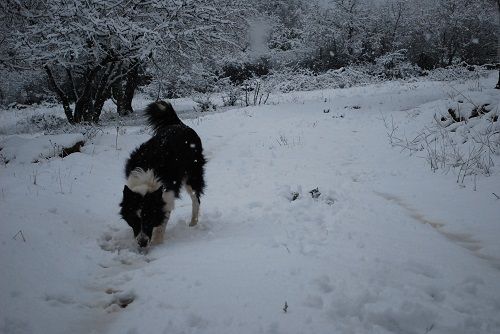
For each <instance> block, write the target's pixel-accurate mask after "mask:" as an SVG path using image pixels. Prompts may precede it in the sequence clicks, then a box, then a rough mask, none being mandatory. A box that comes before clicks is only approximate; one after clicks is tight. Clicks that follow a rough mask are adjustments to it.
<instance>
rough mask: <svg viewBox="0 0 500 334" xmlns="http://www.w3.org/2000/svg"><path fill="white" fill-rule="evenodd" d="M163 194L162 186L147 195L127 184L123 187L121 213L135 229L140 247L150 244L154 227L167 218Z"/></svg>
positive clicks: (135, 235)
mask: <svg viewBox="0 0 500 334" xmlns="http://www.w3.org/2000/svg"><path fill="white" fill-rule="evenodd" d="M162 195H163V190H162V188H159V189H158V190H156V191H153V192H147V193H146V194H145V195H142V194H140V193H137V192H134V191H132V190H130V188H129V187H128V186H126V185H125V187H124V188H123V200H122V202H121V203H120V206H121V210H120V214H121V216H122V217H123V219H124V220H125V221H126V222H127V223H128V224H129V225H130V227H132V229H133V230H134V237H135V239H136V240H137V243H138V244H139V247H147V246H149V243H150V242H151V237H152V235H153V228H155V227H157V226H160V225H161V224H162V223H163V221H164V219H165V211H164V206H165V202H164V201H163V198H162Z"/></svg>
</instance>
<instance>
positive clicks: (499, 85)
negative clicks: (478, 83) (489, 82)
mask: <svg viewBox="0 0 500 334" xmlns="http://www.w3.org/2000/svg"><path fill="white" fill-rule="evenodd" d="M495 88H496V89H500V70H498V82H497V85H496V86H495Z"/></svg>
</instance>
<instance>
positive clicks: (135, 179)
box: [127, 168, 163, 196]
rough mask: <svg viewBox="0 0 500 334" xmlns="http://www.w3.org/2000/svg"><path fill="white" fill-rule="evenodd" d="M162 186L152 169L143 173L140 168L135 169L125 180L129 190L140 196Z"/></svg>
mask: <svg viewBox="0 0 500 334" xmlns="http://www.w3.org/2000/svg"><path fill="white" fill-rule="evenodd" d="M162 185H163V184H162V183H161V181H160V180H158V178H157V177H156V176H155V173H154V171H153V170H152V169H148V170H147V171H144V170H143V169H142V168H136V169H134V170H133V171H132V172H131V173H130V175H129V177H128V179H127V186H128V187H129V189H130V190H132V191H133V192H136V193H138V194H141V195H142V196H144V195H146V194H147V193H152V192H154V191H156V190H158V189H159V188H160V187H161V186H162Z"/></svg>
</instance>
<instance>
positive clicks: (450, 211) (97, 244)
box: [0, 75, 500, 334]
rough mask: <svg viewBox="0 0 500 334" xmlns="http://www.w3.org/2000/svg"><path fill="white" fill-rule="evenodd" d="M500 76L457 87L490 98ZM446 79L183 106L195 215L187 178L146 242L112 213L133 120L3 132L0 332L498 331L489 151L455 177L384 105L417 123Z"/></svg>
mask: <svg viewBox="0 0 500 334" xmlns="http://www.w3.org/2000/svg"><path fill="white" fill-rule="evenodd" d="M495 79H496V77H495V76H494V75H492V76H490V77H489V78H487V79H478V80H481V81H480V82H479V83H478V82H477V80H476V81H463V82H455V83H453V89H458V90H459V91H461V92H464V94H467V95H469V93H470V94H472V95H471V96H473V97H474V99H484V100H485V101H486V100H487V101H488V102H489V103H491V104H492V105H494V106H496V108H498V104H499V102H500V101H499V97H498V92H495V91H494V90H492V89H489V87H493V86H494V84H495ZM478 85H479V86H480V87H481V90H480V91H478V90H476V88H477V86H478ZM450 87H451V86H450V85H449V84H444V83H443V82H432V81H422V82H413V83H401V82H388V83H383V84H376V85H369V86H364V87H353V88H349V89H341V90H322V91H313V92H294V93H290V94H278V95H274V96H271V98H270V100H269V101H270V103H271V104H269V105H263V106H258V107H247V108H240V109H234V110H228V111H226V112H221V113H216V114H203V116H200V117H197V118H191V117H189V118H188V119H186V118H184V119H185V122H186V123H187V124H188V125H189V126H191V127H192V128H193V129H195V130H196V131H197V132H198V134H199V135H200V137H201V138H202V141H203V144H204V148H205V154H206V157H207V158H208V164H207V169H206V181H207V189H206V192H205V195H204V196H203V197H202V200H201V210H202V211H201V217H200V222H199V225H198V226H197V227H194V228H191V227H188V226H187V225H188V223H189V219H190V212H191V210H190V209H191V206H190V199H189V196H187V195H186V194H184V196H183V198H182V199H181V200H179V201H177V203H176V209H175V210H174V211H173V212H172V215H171V217H170V221H169V223H168V225H167V230H166V240H165V242H164V243H163V244H161V245H157V246H154V247H152V248H151V249H150V251H149V252H148V253H147V254H141V253H139V252H138V251H137V249H136V246H135V242H134V240H133V237H132V232H131V229H130V228H129V227H128V226H127V225H126V223H125V222H124V221H122V220H121V219H120V218H119V215H118V203H119V202H120V200H121V193H122V189H123V184H124V182H125V180H124V175H123V166H124V162H125V159H126V158H127V157H128V155H129V153H130V152H131V151H132V150H133V149H134V148H135V147H136V146H137V145H139V144H140V143H142V142H144V141H145V140H147V139H148V138H149V135H148V132H147V131H144V130H145V127H144V126H143V125H134V126H125V125H124V126H122V127H121V131H120V133H119V136H118V138H117V137H116V128H115V127H114V126H109V127H104V128H103V129H102V130H103V131H97V132H96V134H95V136H94V137H92V138H91V139H86V140H87V142H86V144H85V145H84V146H83V147H82V152H80V153H74V154H71V155H69V156H67V157H65V158H59V157H57V156H55V157H51V156H49V157H48V158H47V159H39V160H38V162H37V163H32V162H31V161H32V158H33V157H38V156H39V153H43V152H45V151H44V150H45V148H46V145H47V142H49V143H50V141H52V142H55V141H56V138H53V137H49V136H42V135H39V134H35V135H29V136H28V135H23V136H22V137H21V136H19V135H7V136H4V138H3V140H2V141H1V142H0V147H2V148H3V149H2V151H0V153H2V154H4V153H5V152H11V153H9V156H14V155H15V156H16V158H15V159H11V160H10V161H9V163H7V164H6V165H4V166H0V188H1V189H0V211H1V212H2V224H1V225H0V263H2V266H3V268H2V270H1V271H0V287H1V288H0V310H1V312H0V332H1V333H8V334H13V333H68V332H71V333H75V334H76V333H130V334H132V333H169V334H171V333H174V334H175V333H450V334H451V333H453V334H457V333H464V334H468V333H485V334H490V333H497V332H500V318H499V317H498V314H500V244H499V243H498V239H499V237H500V223H499V219H498V218H499V217H500V200H498V199H497V198H496V197H495V196H494V195H492V193H496V194H498V195H500V189H499V185H500V174H499V171H498V167H497V166H498V164H499V163H500V159H499V157H498V156H497V155H495V156H494V157H493V159H495V163H496V166H495V167H494V168H493V169H492V174H491V175H490V176H489V177H485V176H478V177H477V180H476V182H475V184H474V182H473V180H472V178H471V177H468V178H466V179H465V182H464V183H463V184H461V183H459V184H457V183H456V178H457V177H456V174H454V173H456V172H454V171H453V170H451V171H449V172H448V173H444V172H443V171H441V170H438V171H436V172H434V173H433V172H432V171H431V170H430V168H429V166H428V165H427V163H426V161H425V159H423V158H422V155H421V154H412V155H410V154H408V152H401V150H400V149H399V148H393V147H391V145H390V144H389V140H388V138H387V129H386V127H385V125H384V122H383V120H382V119H383V117H386V118H389V117H393V119H394V121H395V122H396V123H397V124H399V125H400V128H401V129H402V130H404V131H405V133H406V134H407V135H408V137H410V136H411V134H412V132H413V133H414V132H418V131H419V129H421V128H423V127H425V126H426V125H428V124H430V123H432V122H433V119H434V114H436V113H438V112H444V113H446V109H445V108H446V106H447V105H448V104H449V103H451V102H450V101H451V100H450V92H451V91H453V90H452V89H450ZM471 87H476V88H475V90H473V91H472V90H471V89H472V88H471ZM141 101H142V100H141ZM146 102H147V101H145V100H144V103H146ZM186 103H187V102H179V104H181V105H182V104H186ZM174 106H175V103H174ZM326 110H329V112H328V113H326V112H325V111H326ZM497 110H498V109H497ZM182 115H183V114H182V113H181V116H182ZM9 117H10V116H9ZM12 124H16V123H15V122H12ZM4 133H9V132H4ZM54 136H56V135H54ZM57 136H58V137H57V139H59V138H65V139H67V140H70V142H73V141H74V140H76V139H81V138H80V137H79V136H80V135H78V134H73V135H68V137H64V136H59V135H57ZM49 139H50V141H49ZM65 143H66V142H65ZM27 148H30V150H28V149H27ZM26 152H28V153H29V154H28V153H26ZM21 156H23V157H24V158H22V159H21V158H20V157H21ZM316 188H318V191H319V193H320V194H319V196H317V194H318V193H315V196H314V197H316V198H313V196H311V194H310V193H309V192H310V191H312V190H313V189H316ZM474 188H476V190H474ZM285 303H286V305H287V306H288V307H287V311H286V312H285V311H284V306H285Z"/></svg>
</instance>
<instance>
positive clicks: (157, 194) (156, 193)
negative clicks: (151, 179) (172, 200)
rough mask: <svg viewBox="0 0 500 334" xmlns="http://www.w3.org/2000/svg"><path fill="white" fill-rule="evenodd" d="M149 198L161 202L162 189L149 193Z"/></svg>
mask: <svg viewBox="0 0 500 334" xmlns="http://www.w3.org/2000/svg"><path fill="white" fill-rule="evenodd" d="M151 197H152V198H154V199H155V200H161V199H162V198H163V188H162V187H160V188H158V190H156V191H153V192H152V193H151Z"/></svg>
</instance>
